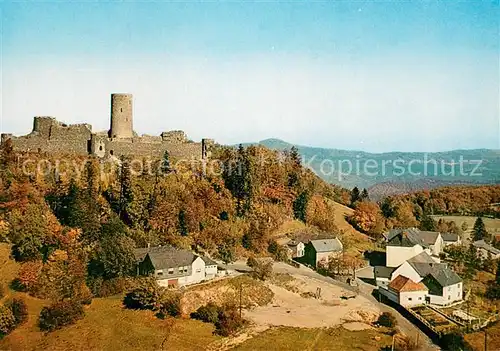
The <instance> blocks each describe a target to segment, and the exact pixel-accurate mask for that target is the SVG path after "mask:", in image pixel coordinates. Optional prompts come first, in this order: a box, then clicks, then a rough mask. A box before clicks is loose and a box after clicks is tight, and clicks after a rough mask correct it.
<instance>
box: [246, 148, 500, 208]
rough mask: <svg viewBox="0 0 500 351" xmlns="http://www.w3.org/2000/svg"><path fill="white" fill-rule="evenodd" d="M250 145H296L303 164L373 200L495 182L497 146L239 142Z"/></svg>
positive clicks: (499, 165) (499, 172) (499, 178)
mask: <svg viewBox="0 0 500 351" xmlns="http://www.w3.org/2000/svg"><path fill="white" fill-rule="evenodd" d="M251 144H260V145H264V146H266V147H268V148H270V149H274V150H285V149H290V148H291V147H292V146H296V147H297V148H298V150H299V152H300V154H301V155H302V156H303V157H304V164H305V165H306V166H309V167H311V168H312V169H313V170H314V171H315V172H316V173H317V174H318V175H319V176H320V177H321V178H323V179H324V180H326V181H328V182H331V183H334V184H338V185H341V186H343V187H346V188H353V187H354V186H357V187H360V188H367V189H369V192H370V196H371V197H372V198H374V199H378V198H380V197H382V196H386V195H393V194H400V193H406V192H410V191H415V190H420V189H432V188H435V187H440V186H445V185H460V184H471V185H474V184H498V183H499V182H500V150H491V149H473V150H452V151H445V152H432V153H424V152H387V153H369V152H364V151H355V150H341V149H327V148H319V147H311V146H303V145H293V144H290V143H288V142H286V141H283V140H280V139H266V140H262V141H260V142H258V143H247V144H244V145H251Z"/></svg>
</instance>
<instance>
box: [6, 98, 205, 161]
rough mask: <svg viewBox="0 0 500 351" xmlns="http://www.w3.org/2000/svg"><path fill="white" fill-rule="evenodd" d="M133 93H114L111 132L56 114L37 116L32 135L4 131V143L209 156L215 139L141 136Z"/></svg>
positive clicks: (35, 148)
mask: <svg viewBox="0 0 500 351" xmlns="http://www.w3.org/2000/svg"><path fill="white" fill-rule="evenodd" d="M132 100H133V98H132V95H131V94H111V123H110V129H109V131H103V132H96V133H93V132H92V126H91V125H90V124H70V125H66V124H64V123H62V122H59V121H57V120H56V119H55V118H54V117H46V116H38V117H35V118H34V119H33V130H32V132H31V133H30V134H28V135H25V136H20V137H16V136H13V135H12V134H2V135H1V142H2V144H3V143H4V142H5V141H7V140H8V139H10V140H11V141H12V145H13V147H14V150H16V151H24V152H38V153H42V152H46V153H59V154H68V153H69V154H77V155H94V156H97V157H100V158H103V157H110V156H114V157H121V156H126V157H153V158H159V157H162V155H163V154H164V153H165V151H166V150H167V151H168V152H169V154H170V155H171V156H172V157H173V158H175V159H193V158H194V159H206V158H208V156H209V153H210V151H209V150H210V147H211V146H212V145H213V144H214V141H213V140H212V139H202V141H201V143H197V142H192V141H189V140H188V138H187V136H186V134H185V133H184V132H183V131H169V132H163V133H161V134H160V135H159V136H150V135H142V136H138V135H137V133H135V132H134V129H133V105H132V102H133V101H132Z"/></svg>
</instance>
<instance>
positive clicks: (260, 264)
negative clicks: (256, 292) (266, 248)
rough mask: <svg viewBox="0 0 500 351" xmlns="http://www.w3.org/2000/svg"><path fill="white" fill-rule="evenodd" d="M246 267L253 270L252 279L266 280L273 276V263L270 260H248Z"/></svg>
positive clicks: (251, 258)
mask: <svg viewBox="0 0 500 351" xmlns="http://www.w3.org/2000/svg"><path fill="white" fill-rule="evenodd" d="M247 266H248V267H250V268H252V269H253V272H252V277H254V278H255V279H260V280H266V279H268V278H270V277H271V275H272V274H273V261H272V260H271V259H269V260H267V259H256V258H253V257H250V258H248V260H247Z"/></svg>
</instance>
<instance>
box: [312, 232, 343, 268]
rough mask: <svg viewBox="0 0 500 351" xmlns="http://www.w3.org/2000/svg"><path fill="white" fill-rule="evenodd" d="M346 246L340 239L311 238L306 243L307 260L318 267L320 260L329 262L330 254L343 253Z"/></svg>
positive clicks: (337, 254)
mask: <svg viewBox="0 0 500 351" xmlns="http://www.w3.org/2000/svg"><path fill="white" fill-rule="evenodd" d="M343 249H344V246H343V245H342V243H341V242H340V240H339V239H337V238H335V239H319V240H311V241H309V242H308V243H307V244H306V245H305V252H304V259H305V262H306V263H307V264H309V265H311V266H313V267H317V266H318V263H319V262H320V261H324V262H325V263H326V262H328V260H329V258H330V256H339V255H341V254H342V251H343Z"/></svg>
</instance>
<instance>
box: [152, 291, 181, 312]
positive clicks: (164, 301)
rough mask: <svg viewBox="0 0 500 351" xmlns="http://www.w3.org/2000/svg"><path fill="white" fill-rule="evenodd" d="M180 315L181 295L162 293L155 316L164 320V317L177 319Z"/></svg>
mask: <svg viewBox="0 0 500 351" xmlns="http://www.w3.org/2000/svg"><path fill="white" fill-rule="evenodd" d="M180 314H181V295H180V294H176V293H171V292H167V293H164V294H163V295H162V297H161V300H160V308H159V312H158V314H157V316H158V317H159V318H164V317H165V316H167V315H168V316H171V317H177V316H179V315H180Z"/></svg>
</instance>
